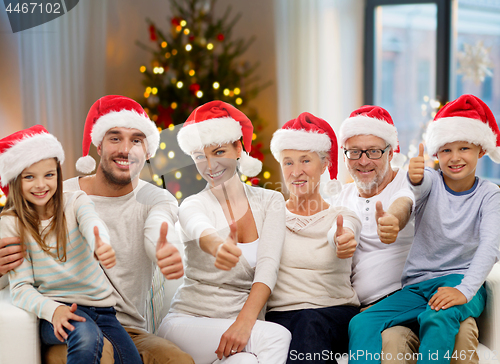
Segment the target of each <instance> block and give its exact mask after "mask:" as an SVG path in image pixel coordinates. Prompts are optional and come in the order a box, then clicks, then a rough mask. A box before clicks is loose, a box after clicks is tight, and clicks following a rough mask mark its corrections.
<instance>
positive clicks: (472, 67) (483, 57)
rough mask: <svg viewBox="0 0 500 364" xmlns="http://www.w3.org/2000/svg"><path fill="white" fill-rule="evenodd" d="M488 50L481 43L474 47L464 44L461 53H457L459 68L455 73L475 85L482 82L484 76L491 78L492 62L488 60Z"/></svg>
mask: <svg viewBox="0 0 500 364" xmlns="http://www.w3.org/2000/svg"><path fill="white" fill-rule="evenodd" d="M490 51H491V47H490V48H486V47H485V46H484V45H483V42H482V41H478V42H476V44H475V45H471V44H467V43H464V50H463V52H458V53H457V58H458V63H459V68H458V70H457V73H460V74H463V75H464V79H469V80H473V81H474V82H475V83H476V85H479V84H480V83H481V82H484V79H485V78H486V76H492V75H493V72H492V71H491V70H490V68H492V67H493V62H492V61H491V58H490Z"/></svg>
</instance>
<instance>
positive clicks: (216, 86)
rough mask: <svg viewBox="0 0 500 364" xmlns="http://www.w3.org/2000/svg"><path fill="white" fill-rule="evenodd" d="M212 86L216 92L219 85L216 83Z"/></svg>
mask: <svg viewBox="0 0 500 364" xmlns="http://www.w3.org/2000/svg"><path fill="white" fill-rule="evenodd" d="M212 86H213V87H214V89H216V90H217V89H218V88H219V87H220V84H219V83H218V82H217V81H216V82H214V84H213V85H212Z"/></svg>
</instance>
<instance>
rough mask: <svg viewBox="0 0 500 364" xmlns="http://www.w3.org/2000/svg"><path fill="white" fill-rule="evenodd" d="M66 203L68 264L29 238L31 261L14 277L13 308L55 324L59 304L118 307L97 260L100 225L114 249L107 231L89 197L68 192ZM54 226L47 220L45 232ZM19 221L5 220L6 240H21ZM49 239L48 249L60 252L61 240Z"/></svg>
mask: <svg viewBox="0 0 500 364" xmlns="http://www.w3.org/2000/svg"><path fill="white" fill-rule="evenodd" d="M64 203H65V206H64V213H65V215H66V224H67V228H68V243H67V246H66V261H65V262H61V261H59V260H58V259H55V258H54V257H52V256H51V255H49V254H47V253H46V252H44V251H43V250H42V249H41V248H40V246H39V245H38V243H37V242H36V241H35V239H33V238H32V237H31V236H27V237H26V241H25V242H24V243H25V244H26V259H24V261H23V263H22V264H21V265H20V266H19V267H18V268H16V269H14V270H12V271H10V272H9V280H10V290H11V297H12V303H13V304H14V305H16V306H18V307H21V308H23V309H25V310H26V311H30V312H32V313H34V314H35V315H37V316H38V317H40V318H42V319H44V320H47V321H49V322H52V316H53V315H54V311H55V310H56V309H57V307H59V306H60V305H61V303H58V302H56V301H59V302H65V303H76V304H79V305H85V306H94V307H109V306H114V305H115V302H116V300H115V297H114V296H113V295H112V292H113V290H112V288H111V285H110V284H109V282H108V280H107V279H106V277H105V275H104V273H103V271H102V269H101V267H100V265H99V262H98V261H97V260H96V259H95V257H94V248H95V237H94V226H97V227H98V228H99V235H100V237H101V239H102V240H103V242H104V243H105V244H109V234H108V230H107V228H106V226H105V225H104V223H103V221H102V220H101V219H100V218H99V216H97V214H96V212H95V209H94V204H93V203H92V201H91V200H90V199H89V197H88V196H87V195H86V194H85V193H84V192H81V191H79V192H65V193H64ZM50 221H51V220H50V219H49V220H43V221H42V222H41V226H40V230H42V229H44V228H45V227H47V226H48V225H49V223H50ZM17 222H18V219H17V217H15V216H3V217H2V219H1V220H0V238H5V237H18V236H19V229H18V223H17ZM48 238H49V239H48V241H47V243H48V245H49V246H50V247H51V248H53V251H55V249H56V246H57V241H56V239H55V238H56V237H55V235H54V234H51V235H50V236H49V237H48Z"/></svg>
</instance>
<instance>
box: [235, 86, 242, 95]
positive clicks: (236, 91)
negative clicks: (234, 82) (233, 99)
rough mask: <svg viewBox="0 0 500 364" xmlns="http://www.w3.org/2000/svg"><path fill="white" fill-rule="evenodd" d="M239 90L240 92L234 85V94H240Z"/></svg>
mask: <svg viewBox="0 0 500 364" xmlns="http://www.w3.org/2000/svg"><path fill="white" fill-rule="evenodd" d="M240 92H241V90H240V89H239V88H238V87H236V88H235V89H234V94H235V95H239V94H240Z"/></svg>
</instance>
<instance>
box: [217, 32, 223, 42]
mask: <svg viewBox="0 0 500 364" xmlns="http://www.w3.org/2000/svg"><path fill="white" fill-rule="evenodd" d="M217 40H218V41H219V42H222V41H223V40H224V34H222V33H219V34H217Z"/></svg>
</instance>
